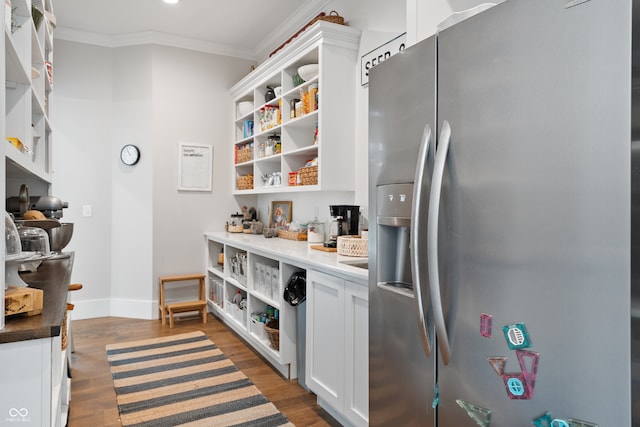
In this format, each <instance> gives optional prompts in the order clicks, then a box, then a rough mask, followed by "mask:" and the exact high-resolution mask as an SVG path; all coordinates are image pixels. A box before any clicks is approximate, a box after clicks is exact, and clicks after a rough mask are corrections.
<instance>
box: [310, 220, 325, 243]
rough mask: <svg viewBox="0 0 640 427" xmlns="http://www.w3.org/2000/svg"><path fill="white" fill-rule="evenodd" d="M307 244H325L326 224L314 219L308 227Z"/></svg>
mask: <svg viewBox="0 0 640 427" xmlns="http://www.w3.org/2000/svg"><path fill="white" fill-rule="evenodd" d="M307 242H309V243H323V242H324V223H322V222H320V221H318V220H317V219H314V220H313V221H311V222H310V223H309V225H307Z"/></svg>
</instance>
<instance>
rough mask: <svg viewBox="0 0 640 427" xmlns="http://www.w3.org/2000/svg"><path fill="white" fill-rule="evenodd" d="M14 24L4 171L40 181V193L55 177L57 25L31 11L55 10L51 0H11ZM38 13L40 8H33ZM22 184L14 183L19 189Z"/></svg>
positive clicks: (9, 42) (7, 55) (8, 45)
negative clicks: (52, 107)
mask: <svg viewBox="0 0 640 427" xmlns="http://www.w3.org/2000/svg"><path fill="white" fill-rule="evenodd" d="M11 7H12V9H13V13H12V18H11V19H12V22H13V24H12V28H8V27H7V26H6V25H3V28H4V44H5V48H4V61H5V91H4V99H3V102H4V106H5V117H4V119H5V127H4V136H5V137H7V138H17V139H18V140H19V141H20V142H21V144H22V145H20V144H18V143H17V142H16V145H10V144H7V143H6V142H5V143H3V145H4V151H3V152H4V153H5V157H6V159H7V163H6V167H7V169H6V177H7V182H8V185H11V188H13V187H14V186H16V185H13V183H12V180H14V181H15V182H20V181H23V182H24V181H26V182H29V183H38V184H40V185H39V186H38V187H37V189H38V193H36V194H43V192H47V191H48V189H49V188H48V187H49V184H50V183H51V172H52V170H51V137H52V134H51V124H50V122H49V97H50V94H51V90H52V74H51V73H52V62H53V30H52V27H51V25H50V24H49V23H48V21H47V19H46V18H45V17H42V19H41V20H40V21H39V23H38V25H36V24H35V22H34V19H33V17H32V11H33V12H35V11H36V10H37V11H40V13H42V12H44V11H47V12H52V0H31V1H30V0H11ZM35 13H36V14H37V13H38V12H35ZM18 189H19V186H17V188H16V189H15V193H16V195H17V192H18Z"/></svg>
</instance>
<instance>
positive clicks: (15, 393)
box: [0, 335, 69, 427]
mask: <svg viewBox="0 0 640 427" xmlns="http://www.w3.org/2000/svg"><path fill="white" fill-rule="evenodd" d="M66 362H67V356H66V351H63V350H61V339H60V336H59V335H58V336H56V337H53V338H42V339H36V340H27V341H18V342H14V343H5V344H2V345H0V365H2V366H4V368H3V374H2V376H3V378H2V382H3V383H4V384H14V385H17V386H11V387H2V388H1V389H0V413H1V414H2V419H1V421H2V423H5V422H6V423H7V425H9V424H12V425H13V424H14V423H15V424H17V425H33V426H52V427H61V426H64V425H66V424H67V421H66V420H67V411H68V402H69V378H68V377H67V366H66ZM2 425H4V424H2Z"/></svg>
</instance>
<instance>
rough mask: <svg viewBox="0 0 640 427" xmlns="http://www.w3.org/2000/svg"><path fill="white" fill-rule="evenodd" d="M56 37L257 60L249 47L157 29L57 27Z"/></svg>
mask: <svg viewBox="0 0 640 427" xmlns="http://www.w3.org/2000/svg"><path fill="white" fill-rule="evenodd" d="M54 38H55V39H57V40H65V41H71V42H77V43H84V44H92V45H97V46H103V47H109V48H118V47H126V46H139V45H152V44H155V45H163V46H171V47H177V48H181V49H188V50H194V51H198V52H204V53H211V54H214V55H224V56H230V57H234V58H240V59H248V60H250V61H255V60H256V55H255V53H254V52H253V51H250V50H247V49H239V48H238V47H237V46H231V45H224V44H220V43H212V42H207V41H204V40H198V39H192V38H188V37H179V36H175V35H172V34H166V33H161V32H156V31H145V32H140V33H131V34H122V35H116V36H110V35H106V34H99V33H93V32H90V31H80V30H74V29H71V28H64V27H57V28H56V30H55V32H54Z"/></svg>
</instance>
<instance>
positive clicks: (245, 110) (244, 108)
mask: <svg viewBox="0 0 640 427" xmlns="http://www.w3.org/2000/svg"><path fill="white" fill-rule="evenodd" d="M251 111H253V102H251V101H242V102H238V117H243V116H246V115H247V114H249V113H250V112H251Z"/></svg>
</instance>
